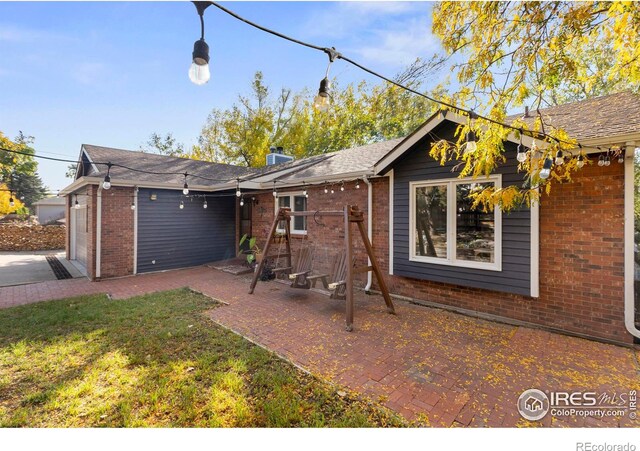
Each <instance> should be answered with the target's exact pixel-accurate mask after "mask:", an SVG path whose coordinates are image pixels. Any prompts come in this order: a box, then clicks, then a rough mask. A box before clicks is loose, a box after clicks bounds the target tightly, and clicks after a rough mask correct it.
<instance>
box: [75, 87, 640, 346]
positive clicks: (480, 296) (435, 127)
mask: <svg viewBox="0 0 640 451" xmlns="http://www.w3.org/2000/svg"><path fill="white" fill-rule="evenodd" d="M542 114H543V115H544V116H545V118H546V119H547V121H548V122H549V123H551V124H554V125H556V126H559V127H563V128H564V129H565V130H567V131H568V132H569V134H570V135H572V136H574V137H576V138H578V139H579V140H580V142H581V143H583V144H584V145H585V146H594V147H595V146H600V147H601V148H602V149H607V148H608V147H610V146H626V149H628V150H627V152H626V155H625V158H624V161H623V163H619V162H617V160H616V161H613V162H612V163H611V164H610V165H609V166H599V165H597V164H588V165H586V166H585V167H584V168H583V169H581V170H580V171H579V172H578V173H576V175H575V177H574V181H573V182H572V183H567V184H559V183H555V182H554V183H553V187H552V191H551V194H550V195H548V196H547V195H543V197H542V199H541V202H540V203H539V204H535V205H533V206H532V207H531V208H524V207H523V208H520V209H517V210H515V211H511V212H509V213H503V212H500V211H499V210H498V209H497V210H496V211H495V212H492V213H489V214H488V213H485V212H482V211H479V210H474V209H473V208H472V207H471V203H470V202H469V201H468V197H467V193H468V192H469V191H470V190H473V189H477V187H478V184H493V185H495V186H498V187H499V186H503V187H505V186H508V185H511V184H518V185H519V184H522V183H523V174H522V173H519V172H518V169H517V162H516V158H515V157H516V146H517V144H518V140H516V138H515V136H511V137H510V138H509V139H508V141H507V142H506V143H505V149H506V153H505V156H506V158H507V161H506V163H504V164H500V165H499V167H498V168H497V170H496V171H495V174H493V175H492V176H491V177H489V178H488V179H475V180H469V179H464V180H463V179H459V178H457V174H456V170H455V168H454V164H453V163H448V164H446V165H444V166H441V165H440V164H439V163H438V162H436V161H434V160H433V159H432V158H430V157H429V156H428V150H429V148H430V142H432V140H434V139H439V138H446V139H452V138H453V136H454V132H455V129H456V127H457V126H458V125H459V124H462V123H465V122H466V119H465V118H463V117H459V116H457V115H455V114H453V113H448V114H447V115H446V116H443V115H440V114H435V115H434V116H432V117H430V118H428V119H427V120H426V121H425V122H424V123H423V124H422V125H421V126H420V127H419V128H418V129H417V130H415V131H414V132H413V133H412V134H410V135H409V136H407V137H405V138H402V139H395V140H390V141H385V142H379V143H374V144H370V145H366V146H361V147H356V148H352V149H345V150H343V151H340V152H335V153H329V154H325V155H321V156H316V157H311V158H307V159H302V160H298V161H293V162H289V163H284V164H280V165H275V166H266V167H265V168H261V169H248V168H240V167H236V166H230V165H222V164H215V163H205V162H199V161H192V160H187V159H179V158H170V157H164V156H159V155H151V154H141V153H139V152H128V151H123V150H116V149H110V148H104V147H98V146H90V145H83V146H82V149H81V153H80V157H79V163H78V165H79V170H78V175H77V178H76V180H75V181H74V182H73V183H72V184H71V185H70V186H69V187H67V188H66V189H65V190H64V192H63V193H64V194H65V195H66V197H67V214H68V216H69V221H70V227H69V236H68V244H69V245H68V246H67V252H68V258H70V259H75V260H77V261H79V262H81V263H82V264H83V265H84V267H85V268H86V272H87V275H88V276H89V277H90V278H92V279H100V278H107V277H118V276H125V275H131V274H138V273H143V272H149V271H158V270H166V269H173V268H179V267H186V266H192V265H199V264H202V263H205V262H208V261H214V260H220V259H225V258H228V257H231V256H233V255H234V254H235V252H236V250H237V242H238V239H239V237H240V236H241V235H242V234H244V233H248V234H249V235H252V236H256V237H257V238H258V243H259V244H260V246H262V245H263V243H264V240H265V239H266V236H267V235H268V232H269V228H270V226H271V224H272V222H273V218H274V214H275V212H276V209H277V208H278V206H286V207H290V208H292V209H293V210H310V211H316V210H327V209H332V210H335V209H337V208H338V209H339V208H341V207H342V206H344V205H345V204H350V205H358V206H359V207H360V209H362V210H363V211H364V212H365V214H366V217H367V230H368V233H369V236H370V237H371V240H372V242H373V245H374V248H375V250H376V254H377V256H378V259H379V263H380V265H381V267H382V269H383V271H384V273H385V275H386V281H387V284H388V286H389V288H390V291H391V293H392V294H394V295H395V296H397V297H400V298H405V299H407V300H410V301H413V302H417V303H422V304H425V305H430V306H439V307H445V308H448V309H451V310H454V311H458V312H461V313H465V314H471V315H475V316H481V317H485V318H489V319H497V320H500V321H505V322H509V323H516V324H528V325H535V326H540V327H544V328H546V329H549V330H554V331H560V332H563V333H570V334H574V335H578V336H583V337H589V338H594V339H598V340H603V341H608V342H613V343H618V344H631V343H633V341H634V336H636V337H637V336H640V332H638V331H637V329H636V326H635V317H634V289H633V284H634V260H633V259H634V254H633V253H634V250H633V249H634V234H633V225H634V223H633V219H634V216H633V196H634V190H633V156H634V152H633V149H635V147H636V145H638V144H639V143H640V97H638V96H636V95H633V94H631V93H621V94H615V95H610V96H604V97H599V98H595V99H590V100H587V101H584V102H577V103H573V104H566V105H562V106H558V107H553V108H549V109H546V110H542ZM524 144H525V145H527V146H530V145H531V144H532V143H531V140H530V139H525V141H524ZM588 157H589V159H590V160H592V162H593V161H597V159H598V157H599V154H598V153H594V154H589V155H588ZM95 162H100V163H107V162H111V163H117V164H119V165H122V166H125V167H127V168H133V169H138V170H144V171H146V172H144V173H140V172H135V171H133V170H129V169H125V168H122V167H115V166H114V167H112V168H111V169H110V177H111V185H112V186H111V188H110V189H108V190H105V189H103V188H102V182H103V180H104V178H105V175H106V171H107V168H106V165H104V164H95ZM154 172H158V173H164V174H166V173H167V172H175V175H171V176H167V175H161V174H154ZM185 172H187V173H188V174H189V175H188V177H187V179H186V181H187V182H188V189H189V194H188V195H186V196H185V195H183V192H182V189H183V185H184V183H185V177H184V175H183V174H184V173H185ZM199 177H200V178H199ZM237 189H239V190H240V194H241V196H240V197H237V196H236V190H237ZM76 202H77V207H78V208H76ZM205 203H206V207H207V208H204V207H205ZM132 206H133V208H132ZM332 221H336V222H335V223H334V222H332ZM291 229H292V230H291V233H292V236H293V237H294V238H296V239H295V240H294V250H295V248H296V246H308V245H313V246H314V249H315V254H316V260H317V264H318V265H319V266H325V267H326V266H328V265H329V262H330V261H331V259H332V258H333V256H334V255H335V254H336V252H338V250H339V249H340V248H341V247H342V245H343V237H342V236H340V232H339V229H340V224H339V222H338V220H337V219H335V218H333V219H332V218H322V220H318V219H317V218H314V217H312V216H311V217H306V218H305V217H300V218H295V220H293V221H291ZM357 258H359V259H363V260H364V259H365V256H364V252H360V253H357ZM362 276H363V277H362V279H360V280H359V283H360V285H361V286H363V287H365V289H367V290H375V289H376V287H375V285H373V284H372V281H371V278H370V274H369V275H367V274H364V275H362Z"/></svg>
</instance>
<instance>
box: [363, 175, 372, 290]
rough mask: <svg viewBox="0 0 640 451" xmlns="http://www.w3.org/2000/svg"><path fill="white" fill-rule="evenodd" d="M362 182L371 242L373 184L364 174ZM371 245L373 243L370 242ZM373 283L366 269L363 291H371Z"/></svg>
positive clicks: (369, 272)
mask: <svg viewBox="0 0 640 451" xmlns="http://www.w3.org/2000/svg"><path fill="white" fill-rule="evenodd" d="M363 180H364V183H366V184H367V236H368V237H369V242H370V243H371V236H372V235H373V185H372V184H371V181H370V180H369V178H368V177H367V176H366V175H365V176H364V178H363ZM371 245H372V246H373V244H371ZM367 266H371V257H367ZM372 283H373V272H372V271H371V270H369V271H367V285H366V286H365V287H364V292H365V293H367V294H369V292H370V291H371V285H372Z"/></svg>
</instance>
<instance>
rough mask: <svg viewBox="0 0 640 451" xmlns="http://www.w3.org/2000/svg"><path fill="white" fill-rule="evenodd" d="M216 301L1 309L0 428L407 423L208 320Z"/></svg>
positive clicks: (175, 295)
mask: <svg viewBox="0 0 640 451" xmlns="http://www.w3.org/2000/svg"><path fill="white" fill-rule="evenodd" d="M218 306H219V304H216V303H215V302H214V301H212V300H211V299H209V298H207V297H205V296H202V295H200V294H197V293H193V292H191V291H189V290H186V289H184V290H176V291H169V292H164V293H157V294H150V295H146V296H140V297H136V298H132V299H127V300H121V301H114V300H110V299H108V297H107V296H104V295H95V296H83V297H78V298H73V299H64V300H60V301H53V302H43V303H39V304H32V305H27V306H22V307H15V308H11V309H5V310H0V426H4V427H18V426H32V427H56V426H57V427H77V426H93V427H95V426H107V427H122V426H126V427H146V426H153V427H289V426H295V427H297V426H307V427H321V426H329V427H365V426H367V427H379V426H403V425H404V423H403V422H402V420H400V419H398V418H397V417H396V416H394V415H392V414H391V413H390V412H389V411H386V410H383V409H382V408H380V407H379V406H377V405H375V404H372V403H369V402H365V401H362V400H358V399H356V398H353V397H352V396H350V395H349V394H346V395H345V394H344V392H342V391H340V390H338V389H337V388H336V387H333V386H331V385H329V384H327V383H324V382H322V381H320V380H317V379H315V378H313V377H312V376H309V375H307V374H305V373H303V372H302V371H300V370H299V369H297V368H295V367H294V366H292V365H290V364H289V363H287V362H286V361H283V360H281V359H279V358H278V357H277V356H275V355H274V354H272V353H269V352H268V351H265V350H264V349H262V348H260V347H258V346H255V345H253V344H252V343H250V342H249V341H247V340H245V339H243V338H242V337H239V336H238V335H236V334H234V333H232V332H229V331H227V330H225V329H223V328H221V327H219V326H217V325H215V324H213V323H212V322H211V321H210V320H208V319H207V318H206V317H205V316H204V315H203V312H204V311H206V310H208V309H212V308H217V307H218ZM219 308H224V307H219ZM341 395H342V396H341Z"/></svg>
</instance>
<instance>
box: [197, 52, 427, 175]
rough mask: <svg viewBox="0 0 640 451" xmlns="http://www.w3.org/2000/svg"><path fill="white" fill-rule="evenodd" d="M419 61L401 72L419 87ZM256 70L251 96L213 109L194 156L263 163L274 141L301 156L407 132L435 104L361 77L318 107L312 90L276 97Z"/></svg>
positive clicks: (285, 91) (286, 91)
mask: <svg viewBox="0 0 640 451" xmlns="http://www.w3.org/2000/svg"><path fill="white" fill-rule="evenodd" d="M420 67H421V66H420V65H414V66H412V67H410V68H409V69H407V71H405V72H403V73H401V74H399V75H398V78H399V79H402V81H403V82H406V83H407V84H410V85H411V86H413V87H415V88H416V89H419V88H420V87H421V81H420V79H419V78H420V77H421V76H422V75H423V72H421V71H420ZM270 93H271V90H270V89H269V88H268V87H267V86H266V85H265V83H264V79H263V76H262V73H260V72H257V73H256V74H255V77H254V80H253V82H252V84H251V94H250V96H249V97H244V96H240V97H239V98H238V103H236V104H235V105H233V106H232V108H230V109H228V110H214V111H212V113H211V114H210V115H209V117H208V119H207V123H206V124H205V126H204V127H203V129H202V133H201V136H200V138H199V145H198V146H196V148H195V149H194V150H193V152H192V154H191V156H192V157H194V158H197V159H202V160H208V161H219V162H224V163H234V164H242V165H246V166H262V165H264V164H265V156H266V154H267V153H268V152H269V147H270V146H272V145H277V146H282V147H284V148H285V150H286V152H287V153H288V154H290V155H293V156H295V157H296V158H303V157H307V156H311V155H318V154H323V153H327V152H333V151H338V150H341V149H346V148H349V147H354V146H358V145H364V144H369V143H372V142H377V141H381V140H385V139H392V138H396V137H399V136H404V135H406V134H408V133H410V132H411V131H413V129H415V128H416V127H417V126H418V125H419V124H420V123H422V122H423V121H424V120H425V119H426V118H427V117H428V115H429V114H430V113H431V112H432V109H433V105H431V104H429V103H428V102H427V101H426V100H425V99H423V98H421V97H417V96H415V95H414V94H411V93H409V92H407V91H404V90H402V89H399V88H397V87H395V86H393V85H390V84H387V83H384V84H378V85H370V84H367V83H365V82H361V83H359V84H357V85H353V84H350V85H348V86H346V87H345V88H344V89H342V88H341V87H340V86H339V85H338V84H337V83H336V82H335V81H334V83H333V87H332V94H331V95H332V99H331V103H332V104H331V108H330V110H329V111H327V112H318V111H315V110H314V109H313V106H312V100H313V95H312V94H311V93H310V92H309V90H303V91H301V92H299V93H292V92H291V90H290V89H287V88H282V89H281V90H280V91H279V94H278V96H277V97H276V98H275V99H273V98H272V96H271V95H270Z"/></svg>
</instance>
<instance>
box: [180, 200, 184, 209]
mask: <svg viewBox="0 0 640 451" xmlns="http://www.w3.org/2000/svg"><path fill="white" fill-rule="evenodd" d="M182 209H184V201H180V210H182Z"/></svg>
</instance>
